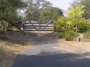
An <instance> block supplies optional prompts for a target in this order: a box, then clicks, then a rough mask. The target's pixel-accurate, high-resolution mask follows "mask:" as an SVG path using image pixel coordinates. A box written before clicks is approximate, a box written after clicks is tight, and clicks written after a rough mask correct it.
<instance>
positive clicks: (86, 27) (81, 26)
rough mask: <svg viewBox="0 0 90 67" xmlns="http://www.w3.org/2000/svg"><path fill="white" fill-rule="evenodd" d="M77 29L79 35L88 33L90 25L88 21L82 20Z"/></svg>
mask: <svg viewBox="0 0 90 67" xmlns="http://www.w3.org/2000/svg"><path fill="white" fill-rule="evenodd" d="M77 28H78V32H79V33H83V32H86V31H87V30H89V29H90V23H89V22H88V21H87V20H86V19H84V18H81V19H80V20H79V22H78V23H77Z"/></svg>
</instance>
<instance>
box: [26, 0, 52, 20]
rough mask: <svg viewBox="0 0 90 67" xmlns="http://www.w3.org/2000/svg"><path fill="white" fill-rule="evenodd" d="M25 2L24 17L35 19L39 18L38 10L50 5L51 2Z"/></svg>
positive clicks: (42, 0)
mask: <svg viewBox="0 0 90 67" xmlns="http://www.w3.org/2000/svg"><path fill="white" fill-rule="evenodd" d="M27 3H28V7H27V9H26V18H28V19H31V20H37V19H38V18H39V13H40V10H42V9H43V8H45V7H48V6H51V3H50V2H49V1H46V0H28V1H27Z"/></svg>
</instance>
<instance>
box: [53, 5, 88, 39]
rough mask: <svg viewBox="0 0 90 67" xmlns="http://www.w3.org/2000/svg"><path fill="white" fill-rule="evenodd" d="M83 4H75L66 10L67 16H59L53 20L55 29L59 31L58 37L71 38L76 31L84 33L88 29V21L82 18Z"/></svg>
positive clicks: (74, 35)
mask: <svg viewBox="0 0 90 67" xmlns="http://www.w3.org/2000/svg"><path fill="white" fill-rule="evenodd" d="M83 13H84V6H83V5H75V6H73V7H71V8H70V9H69V11H68V12H67V17H59V18H58V20H56V21H55V24H54V26H55V31H57V32H59V33H60V35H59V38H64V39H65V40H73V39H74V37H76V35H77V33H84V32H86V31H88V30H89V29H90V23H89V21H88V20H86V19H85V18H83V17H82V16H83Z"/></svg>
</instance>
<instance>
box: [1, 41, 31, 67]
mask: <svg viewBox="0 0 90 67" xmlns="http://www.w3.org/2000/svg"><path fill="white" fill-rule="evenodd" d="M27 47H30V46H22V45H20V44H13V43H10V42H5V41H0V67H11V65H12V64H13V62H14V59H15V57H16V56H17V55H18V54H19V52H20V51H21V50H22V49H23V48H27Z"/></svg>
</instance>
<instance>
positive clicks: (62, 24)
mask: <svg viewBox="0 0 90 67" xmlns="http://www.w3.org/2000/svg"><path fill="white" fill-rule="evenodd" d="M54 27H55V31H56V32H63V31H65V30H66V18H65V17H59V18H58V20H57V21H55V23H54Z"/></svg>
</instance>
